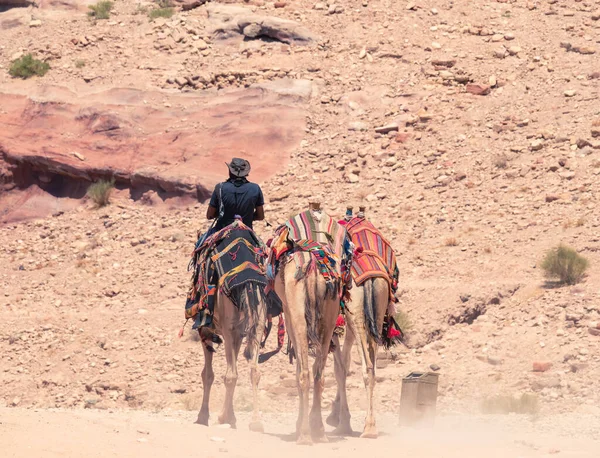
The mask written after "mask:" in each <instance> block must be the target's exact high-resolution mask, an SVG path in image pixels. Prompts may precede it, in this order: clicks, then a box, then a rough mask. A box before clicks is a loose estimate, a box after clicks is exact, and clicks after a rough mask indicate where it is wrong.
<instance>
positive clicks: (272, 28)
mask: <svg viewBox="0 0 600 458" xmlns="http://www.w3.org/2000/svg"><path fill="white" fill-rule="evenodd" d="M207 11H208V19H209V21H210V23H211V24H212V27H213V34H214V35H215V36H216V37H218V38H221V39H227V38H233V37H246V38H261V37H267V38H271V39H274V40H278V41H281V42H283V43H290V44H296V45H309V44H312V43H314V42H316V41H317V37H316V36H315V35H314V34H313V33H312V32H311V31H310V30H308V29H307V28H305V27H303V26H302V25H300V24H298V23H297V22H294V21H290V20H288V19H281V18H278V17H273V16H263V15H260V14H255V13H253V12H252V11H251V10H249V9H248V8H243V7H239V6H231V5H219V4H211V5H208V7H207Z"/></svg>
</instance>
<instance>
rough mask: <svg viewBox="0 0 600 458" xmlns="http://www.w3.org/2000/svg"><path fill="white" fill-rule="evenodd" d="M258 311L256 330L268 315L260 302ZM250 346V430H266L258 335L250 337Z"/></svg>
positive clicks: (264, 306)
mask: <svg viewBox="0 0 600 458" xmlns="http://www.w3.org/2000/svg"><path fill="white" fill-rule="evenodd" d="M259 307H260V308H259V313H258V323H256V330H257V331H258V329H260V326H261V325H262V323H264V321H265V316H266V305H265V304H260V306H259ZM247 345H248V348H249V349H250V354H251V355H252V359H251V362H250V381H251V382H252V402H253V409H252V421H251V422H250V431H255V432H260V433H262V432H264V427H263V424H262V421H261V418H260V407H259V406H260V402H259V394H258V384H259V382H260V371H259V369H258V357H259V353H260V350H259V347H260V340H259V337H258V335H257V336H256V337H255V338H254V339H251V338H249V339H248V344H247Z"/></svg>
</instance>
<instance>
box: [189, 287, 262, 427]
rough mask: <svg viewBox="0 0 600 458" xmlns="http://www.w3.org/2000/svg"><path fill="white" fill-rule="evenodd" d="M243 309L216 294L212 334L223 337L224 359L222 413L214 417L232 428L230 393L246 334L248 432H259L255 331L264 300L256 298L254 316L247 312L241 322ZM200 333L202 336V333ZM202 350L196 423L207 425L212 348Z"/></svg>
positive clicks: (232, 389) (260, 316) (260, 423)
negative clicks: (249, 404) (250, 406)
mask: <svg viewBox="0 0 600 458" xmlns="http://www.w3.org/2000/svg"><path fill="white" fill-rule="evenodd" d="M261 286H262V285H255V286H253V287H254V288H257V289H259V288H260V287H261ZM257 296H258V297H261V295H260V292H259V291H257ZM242 301H244V302H246V303H248V302H249V301H248V299H247V298H242ZM245 308H246V307H245V305H242V307H237V306H235V305H234V304H233V302H232V301H231V299H229V298H228V297H227V296H226V295H225V294H223V293H221V292H217V301H216V304H215V312H214V318H213V323H214V329H213V331H214V333H215V334H216V335H220V336H223V342H224V346H225V358H226V360H227V371H226V373H225V380H224V381H225V390H226V391H225V402H224V403H223V410H222V411H221V414H220V415H219V417H218V422H219V423H220V424H229V425H231V427H232V428H235V426H236V418H235V413H234V411H233V393H234V391H235V386H236V384H237V379H238V372H237V359H238V355H239V353H240V348H241V346H242V340H243V338H244V334H247V335H248V339H247V342H246V348H245V350H244V356H245V357H246V358H247V359H248V360H249V362H250V381H251V383H252V402H253V410H252V421H251V422H250V430H252V431H258V432H262V431H263V426H262V422H261V418H260V410H259V396H258V383H259V381H260V372H259V370H258V356H259V346H260V339H259V334H258V333H257V331H258V330H259V329H260V327H261V326H262V323H264V322H265V320H266V317H267V310H266V305H265V301H264V300H263V299H260V300H259V303H258V304H257V308H256V311H255V313H248V314H247V315H248V318H249V319H248V320H245V315H246V313H245V312H243V311H241V310H244V309H245ZM240 309H241V310H240ZM244 322H246V324H244ZM200 334H201V335H203V334H204V333H203V332H202V330H201V332H200ZM202 348H203V349H204V369H203V370H202V385H203V389H204V393H203V396H202V407H201V408H200V412H199V413H198V419H197V421H196V423H199V424H201V425H207V426H208V417H209V410H208V405H209V400H210V390H211V387H212V384H213V381H214V379H215V374H214V372H213V365H212V363H213V355H214V350H212V347H210V345H208V344H205V345H203V346H202Z"/></svg>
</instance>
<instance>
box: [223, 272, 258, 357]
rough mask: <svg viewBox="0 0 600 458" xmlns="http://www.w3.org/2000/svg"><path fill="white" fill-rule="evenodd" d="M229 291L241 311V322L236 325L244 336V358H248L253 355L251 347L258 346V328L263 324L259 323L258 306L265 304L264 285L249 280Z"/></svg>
mask: <svg viewBox="0 0 600 458" xmlns="http://www.w3.org/2000/svg"><path fill="white" fill-rule="evenodd" d="M231 293H232V302H233V303H234V304H235V305H236V306H237V307H238V309H239V311H240V312H241V314H240V315H241V322H240V323H238V326H239V328H240V330H241V331H242V333H243V334H244V335H245V336H246V342H247V343H246V348H245V349H244V358H246V359H247V360H250V359H252V357H253V356H254V355H253V352H252V349H253V348H258V344H259V332H258V329H259V328H260V327H261V326H263V325H264V323H261V319H260V315H261V314H260V307H261V306H264V304H266V298H265V292H264V287H262V285H258V284H254V283H252V282H249V283H246V284H244V285H243V286H241V287H239V288H236V289H235V290H234V291H232V292H231ZM261 329H262V328H261ZM253 344H255V345H253Z"/></svg>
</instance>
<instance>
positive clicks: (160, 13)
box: [148, 0, 175, 20]
mask: <svg viewBox="0 0 600 458" xmlns="http://www.w3.org/2000/svg"><path fill="white" fill-rule="evenodd" d="M173 14H175V10H174V9H173V8H172V5H171V2H170V1H169V0H160V1H159V2H158V8H156V9H153V10H151V11H150V12H149V13H148V17H149V18H150V20H154V19H156V18H159V17H164V18H167V19H168V18H170V17H172V16H173Z"/></svg>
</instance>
